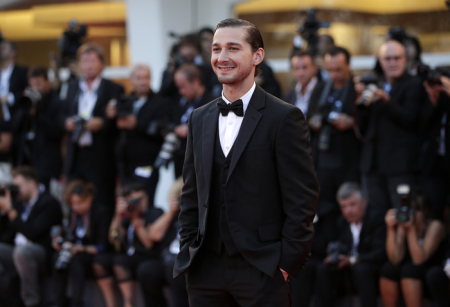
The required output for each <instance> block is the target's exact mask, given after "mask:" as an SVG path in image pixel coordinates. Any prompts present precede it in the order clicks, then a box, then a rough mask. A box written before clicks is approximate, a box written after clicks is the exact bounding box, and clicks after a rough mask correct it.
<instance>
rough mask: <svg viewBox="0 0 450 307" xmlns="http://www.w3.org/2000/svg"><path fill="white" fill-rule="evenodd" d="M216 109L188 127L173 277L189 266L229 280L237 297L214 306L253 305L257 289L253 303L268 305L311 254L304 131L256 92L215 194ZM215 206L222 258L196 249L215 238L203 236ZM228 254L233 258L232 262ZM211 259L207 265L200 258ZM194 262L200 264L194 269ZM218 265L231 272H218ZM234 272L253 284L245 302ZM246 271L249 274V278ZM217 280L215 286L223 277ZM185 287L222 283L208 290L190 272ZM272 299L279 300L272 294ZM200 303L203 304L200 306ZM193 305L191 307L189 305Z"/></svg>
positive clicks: (312, 190)
mask: <svg viewBox="0 0 450 307" xmlns="http://www.w3.org/2000/svg"><path fill="white" fill-rule="evenodd" d="M217 102H218V99H216V100H213V101H212V102H211V103H209V104H207V105H206V106H204V107H202V108H199V109H197V110H195V111H194V112H192V114H191V116H190V120H189V133H188V141H187V149H186V159H185V164H184V169H183V177H184V187H183V193H182V196H181V213H180V217H179V223H180V226H181V228H182V229H181V232H180V236H181V246H180V247H181V249H180V253H179V254H178V256H177V261H176V264H175V268H174V276H175V277H177V276H179V275H181V274H182V273H183V272H185V271H186V270H188V269H189V268H190V266H191V264H194V265H195V266H196V269H200V267H201V266H202V265H205V266H208V265H209V264H213V266H211V267H209V269H213V268H214V267H218V268H220V269H221V270H226V272H227V274H228V273H230V274H231V275H230V276H232V277H231V281H230V287H231V288H233V286H235V288H234V290H235V291H236V292H235V293H231V292H233V290H229V291H230V293H228V292H226V291H225V290H223V289H222V290H223V291H222V292H221V294H218V296H217V297H216V299H219V300H220V297H222V296H221V295H222V294H224V293H225V294H226V295H225V294H224V295H225V296H227V295H232V296H233V297H234V299H235V300H237V301H240V300H241V299H242V300H246V299H248V300H250V301H252V302H254V300H252V299H251V298H250V297H249V296H252V292H254V290H255V289H256V290H257V289H260V290H261V291H257V292H256V293H254V294H255V295H257V296H258V298H259V299H262V298H264V297H265V298H269V300H270V295H272V294H274V293H275V292H273V291H281V290H279V289H281V288H279V286H280V285H281V286H282V287H285V285H283V284H284V279H283V277H282V275H281V272H280V270H279V268H282V269H283V270H285V271H286V272H288V273H289V274H290V275H292V276H295V277H296V276H298V275H299V274H300V271H301V269H302V266H303V263H304V260H305V258H306V257H307V255H308V253H309V249H310V244H311V240H312V235H313V226H312V219H313V217H314V215H315V211H316V209H317V200H318V184H317V179H316V176H315V173H314V168H313V165H312V159H311V150H310V147H309V142H308V129H307V127H306V123H305V121H304V117H303V115H302V113H301V112H300V110H299V109H298V108H295V107H293V106H291V105H289V104H286V103H284V102H282V101H281V100H279V99H277V98H275V97H273V96H271V95H269V94H266V93H265V92H264V91H263V90H262V89H261V88H260V87H259V86H257V87H256V89H255V92H254V93H253V96H252V98H251V100H250V103H249V105H248V108H247V110H246V114H245V116H244V119H243V122H242V125H241V127H240V132H239V134H238V137H237V138H236V141H235V143H234V146H233V148H234V149H233V151H232V153H231V152H230V154H232V158H231V159H230V161H229V163H227V162H225V163H224V164H223V169H224V170H223V171H221V172H226V173H227V175H226V176H225V177H224V178H223V179H222V183H221V185H220V187H217V186H215V187H213V186H212V183H214V182H217V181H216V180H213V176H216V174H214V175H213V169H214V166H213V165H214V164H215V163H217V161H216V162H214V160H215V158H214V157H215V155H220V154H222V156H223V153H221V152H220V151H219V152H217V150H214V148H215V146H216V144H217V141H216V139H217V129H218V118H219V110H218V108H217V107H216V103H217ZM216 157H217V156H216ZM225 161H226V159H225ZM211 191H218V193H220V199H222V200H223V203H222V204H221V203H216V202H213V201H212V198H215V197H211ZM217 206H220V209H219V210H221V212H220V215H221V220H222V221H221V227H222V226H223V227H227V228H228V230H229V232H228V233H225V232H223V231H222V230H221V233H220V235H221V236H222V238H221V239H222V240H223V241H224V244H225V247H226V252H224V248H222V252H221V255H217V254H216V253H213V252H211V251H210V250H208V249H207V248H202V245H203V242H204V241H205V240H204V238H208V236H212V235H214V232H210V231H209V230H211V229H213V228H214V227H213V226H214V225H209V223H207V216H208V213H209V212H213V211H216V210H217ZM214 207H216V208H214ZM208 220H209V218H208ZM213 222H216V223H217V222H219V221H213ZM207 224H208V225H207ZM211 227H213V228H211ZM229 243H231V244H234V248H235V250H233V249H231V250H230V249H229V248H228V247H230V246H229ZM227 253H228V254H227ZM229 253H232V254H233V255H236V256H235V257H232V255H229ZM210 254H212V256H211V258H209V256H208V257H207V256H205V255H210ZM196 256H197V257H198V258H199V260H198V262H197V261H195V260H196ZM205 257H206V258H205ZM202 259H210V260H207V261H202ZM236 259H241V260H236ZM228 260H229V262H227V261H228ZM193 261H194V263H193ZM224 261H225V262H226V263H228V264H229V265H231V267H226V268H224V267H222V266H223V262H224ZM218 263H222V265H220V264H218ZM217 264H218V265H217ZM216 265H217V266H216ZM191 269H193V268H192V267H191ZM233 269H234V270H233ZM240 269H241V270H242V271H243V274H249V275H248V276H253V277H249V278H250V279H251V280H253V281H254V282H253V283H252V282H250V284H249V285H248V291H246V294H243V293H241V292H240V291H243V290H244V289H243V286H239V285H238V284H237V283H235V281H236V282H237V281H238V280H240V277H239V276H240V275H239V270H240ZM255 269H256V270H255ZM249 270H250V271H251V270H253V271H252V272H253V273H250V271H249ZM244 271H245V272H247V273H244ZM216 273H217V272H216ZM201 274H203V275H201ZM256 274H259V275H258V276H260V277H258V278H260V282H261V284H262V285H257V284H255V279H254V276H255V275H256ZM261 274H262V275H261ZM194 275H200V276H194ZM212 275H213V276H214V274H212ZM201 276H203V277H205V278H202V277H201ZM233 276H234V277H233ZM197 277H198V279H197ZM270 277H272V278H273V277H275V279H272V278H270ZM216 278H219V279H220V278H221V276H216ZM211 279H212V280H211ZM187 281H188V289H189V288H190V286H192V284H191V285H190V282H191V281H192V282H193V283H194V284H195V283H196V282H197V281H198V282H200V283H202V282H203V281H205V282H208V283H210V285H207V286H211V288H214V287H215V286H218V285H221V283H223V282H226V281H224V280H217V282H216V283H214V277H211V275H210V274H208V273H207V272H205V271H203V273H201V271H200V270H192V271H191V270H189V271H188V276H187ZM247 282H248V280H247ZM271 282H272V283H276V284H277V286H275V285H273V287H272V286H271V287H269V288H264V283H265V284H266V285H269V284H270V283H271ZM244 283H245V282H244ZM256 283H258V282H256ZM259 286H262V287H263V288H258V287H259ZM224 291H225V292H224ZM238 292H239V293H240V294H238ZM227 293H228V294H227ZM240 295H243V297H241V296H240ZM274 295H281V294H280V293H278V292H276V294H274ZM261 296H262V297H261ZM199 299H200V302H202V298H199ZM272 299H273V300H277V299H280V298H279V297H272ZM216 302H217V301H216ZM257 302H259V301H257ZM191 303H192V302H191ZM259 303H261V302H259ZM272 303H273V301H272ZM192 304H197V301H195V298H194V303H192ZM222 304H224V303H222ZM255 304H256V303H255ZM266 304H267V303H266ZM269 304H270V302H269ZM258 306H262V305H258ZM268 306H274V305H268ZM280 306H284V305H280Z"/></svg>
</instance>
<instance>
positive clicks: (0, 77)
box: [0, 64, 15, 121]
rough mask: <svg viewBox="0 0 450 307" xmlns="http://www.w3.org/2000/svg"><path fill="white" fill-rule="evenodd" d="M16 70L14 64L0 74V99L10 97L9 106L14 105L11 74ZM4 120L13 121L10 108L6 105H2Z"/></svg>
mask: <svg viewBox="0 0 450 307" xmlns="http://www.w3.org/2000/svg"><path fill="white" fill-rule="evenodd" d="M13 70H14V64H11V65H9V66H8V68H7V69H2V70H1V74H0V97H5V96H6V97H8V104H9V105H13V104H14V100H15V98H14V94H13V93H10V92H9V80H10V79H11V74H12V72H13ZM2 109H3V114H4V120H6V121H8V120H10V119H11V115H10V114H9V109H8V107H7V106H6V105H5V104H4V105H2Z"/></svg>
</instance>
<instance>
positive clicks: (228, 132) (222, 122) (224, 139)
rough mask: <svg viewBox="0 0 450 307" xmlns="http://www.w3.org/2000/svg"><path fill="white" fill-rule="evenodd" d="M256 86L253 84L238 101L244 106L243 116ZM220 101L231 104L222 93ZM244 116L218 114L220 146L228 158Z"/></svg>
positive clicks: (230, 113)
mask: <svg viewBox="0 0 450 307" xmlns="http://www.w3.org/2000/svg"><path fill="white" fill-rule="evenodd" d="M255 88H256V84H255V83H253V86H252V88H251V89H250V90H249V91H248V92H247V93H246V94H245V95H244V96H242V97H241V98H240V99H241V100H242V104H243V105H244V116H245V111H247V107H248V104H249V102H250V98H252V96H253V92H254V91H255ZM222 99H223V101H225V103H227V104H231V103H232V102H230V101H228V100H227V99H226V98H225V96H224V95H223V91H222ZM244 116H242V117H241V116H236V114H234V112H233V111H230V112H228V116H223V115H222V113H219V138H220V146H221V147H222V151H223V154H224V155H225V157H226V156H228V153H229V152H230V150H231V148H232V147H233V144H234V141H235V140H236V138H237V136H238V133H239V129H240V128H241V125H242V120H243V119H244Z"/></svg>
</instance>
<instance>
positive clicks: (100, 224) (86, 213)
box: [52, 180, 109, 307]
mask: <svg viewBox="0 0 450 307" xmlns="http://www.w3.org/2000/svg"><path fill="white" fill-rule="evenodd" d="M94 194H95V188H94V185H93V184H91V183H86V182H84V181H82V180H73V181H71V182H69V184H68V185H67V188H66V195H65V197H66V202H67V203H68V204H69V205H70V209H71V212H70V216H69V225H68V227H67V231H66V233H65V234H62V233H60V234H56V235H53V237H52V246H53V248H54V249H55V250H56V251H57V252H59V253H58V254H57V257H56V262H55V270H56V288H57V290H56V291H55V292H56V293H57V295H58V299H57V300H58V306H60V307H62V306H66V295H65V294H66V288H67V283H68V282H69V284H70V288H71V297H70V306H72V307H81V306H84V304H83V298H84V288H85V280H86V277H87V276H88V275H94V277H95V278H100V277H102V276H101V275H100V274H102V273H103V272H102V271H99V270H96V269H95V267H93V263H94V261H95V259H96V257H97V256H98V255H99V254H101V253H103V252H104V251H106V250H107V248H108V224H109V218H108V216H107V215H106V214H104V212H103V214H98V215H97V216H92V214H91V209H92V205H93V199H94ZM100 213H101V212H100ZM101 282H102V280H101V279H99V280H98V283H99V285H100V286H101Z"/></svg>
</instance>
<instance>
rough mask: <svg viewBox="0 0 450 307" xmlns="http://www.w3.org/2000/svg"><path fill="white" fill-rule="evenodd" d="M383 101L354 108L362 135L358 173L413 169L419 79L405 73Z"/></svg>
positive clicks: (421, 90)
mask: <svg viewBox="0 0 450 307" xmlns="http://www.w3.org/2000/svg"><path fill="white" fill-rule="evenodd" d="M389 95H390V100H389V102H387V103H382V102H381V101H378V102H375V103H372V104H371V105H370V106H369V107H364V106H360V107H358V111H357V114H358V118H357V125H358V128H359V129H360V132H361V135H362V137H363V138H364V144H363V148H362V152H361V164H360V165H361V172H362V173H363V174H364V173H369V172H371V171H374V170H376V171H378V172H379V173H380V174H402V173H403V174H404V173H411V172H413V171H415V170H417V162H418V160H417V154H418V152H419V138H418V132H419V131H418V130H419V122H420V112H421V107H422V105H423V102H424V101H425V92H424V88H423V85H422V82H421V81H420V80H419V79H418V78H416V77H413V76H410V75H409V74H408V73H407V72H405V73H404V74H403V75H402V76H401V77H400V78H399V79H397V80H396V81H395V82H394V84H392V89H391V91H390V93H389Z"/></svg>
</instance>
